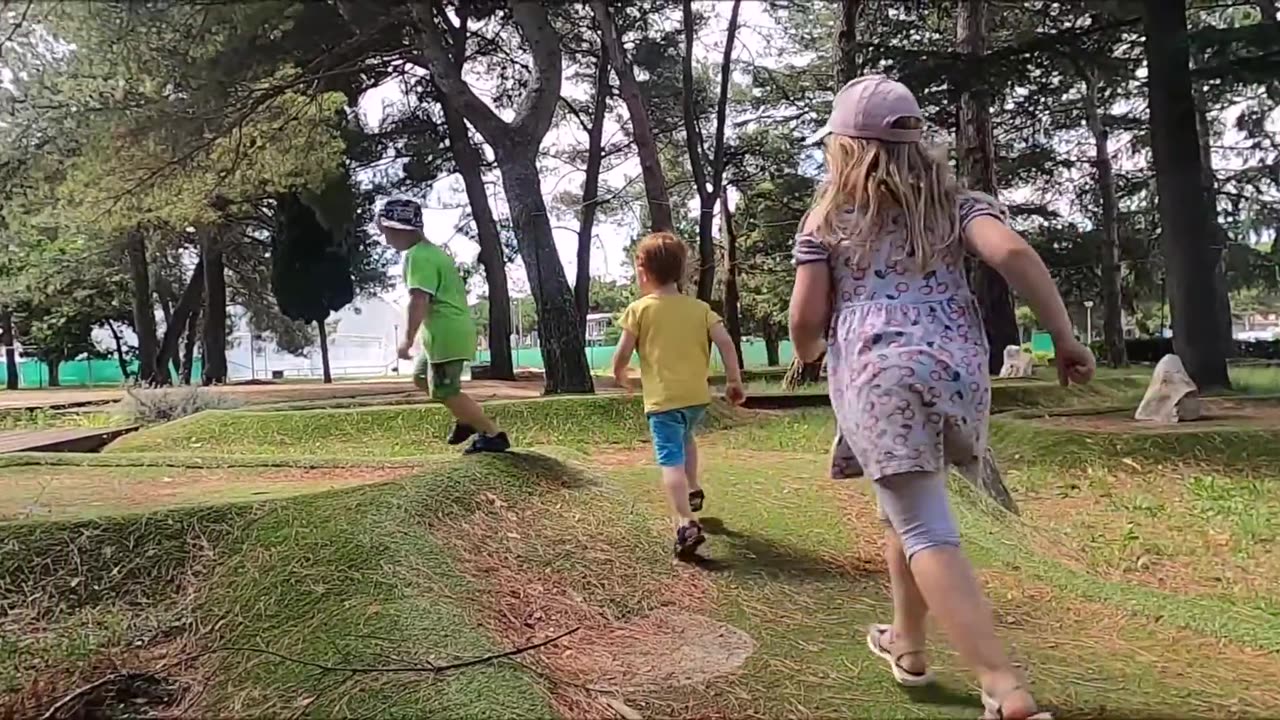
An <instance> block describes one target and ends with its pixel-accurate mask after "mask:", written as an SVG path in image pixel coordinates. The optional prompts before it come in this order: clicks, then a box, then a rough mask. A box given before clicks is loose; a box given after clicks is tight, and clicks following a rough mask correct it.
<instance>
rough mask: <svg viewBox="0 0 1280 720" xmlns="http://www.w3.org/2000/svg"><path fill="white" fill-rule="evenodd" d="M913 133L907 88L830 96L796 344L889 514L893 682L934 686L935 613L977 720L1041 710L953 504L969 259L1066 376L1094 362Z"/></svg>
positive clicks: (800, 264) (966, 411) (976, 359)
mask: <svg viewBox="0 0 1280 720" xmlns="http://www.w3.org/2000/svg"><path fill="white" fill-rule="evenodd" d="M922 128H923V118H922V116H921V113H920V108H919V105H918V104H917V103H916V100H915V98H914V97H913V96H912V94H911V92H910V91H909V90H908V89H907V88H906V87H905V86H903V85H901V84H900V83H897V82H894V81H892V80H889V79H888V78H885V77H883V76H867V77H862V78H858V79H857V80H854V81H852V82H850V83H849V84H848V85H846V86H845V87H844V88H843V89H842V90H841V91H840V93H839V94H837V96H836V98H835V102H834V106H833V108H832V113H831V117H830V119H829V120H828V122H827V124H826V126H825V127H824V128H823V129H822V130H821V131H820V132H819V133H818V135H817V136H815V139H819V138H821V139H822V140H823V141H824V149H825V158H826V165H827V178H826V181H825V182H824V183H823V185H822V186H821V188H820V189H819V191H818V193H817V197H816V199H815V201H814V205H813V207H812V208H811V210H810V212H809V213H808V215H807V216H806V217H805V219H804V221H803V222H802V226H801V229H800V233H799V234H798V236H797V238H796V245H795V263H796V283H795V289H794V291H793V294H792V297H791V310H790V315H791V317H790V319H791V337H792V340H793V342H794V344H795V348H796V352H797V354H798V355H799V356H800V357H801V359H802V360H806V361H813V360H815V359H817V358H820V357H821V356H822V355H823V353H825V354H826V358H827V371H828V376H829V379H830V388H831V389H830V392H831V404H832V406H833V408H834V410H835V414H836V421H837V425H838V427H839V439H838V440H837V443H836V446H835V447H834V449H833V467H832V470H833V475H836V476H838V477H840V476H844V477H847V476H850V475H854V474H865V475H866V476H868V477H870V478H871V479H872V480H873V481H874V483H873V484H874V488H875V494H876V499H877V502H878V504H879V505H880V513H881V517H882V518H883V519H884V520H885V521H886V525H887V531H886V539H887V543H886V558H887V560H888V564H889V576H890V581H891V594H892V597H893V608H894V617H893V622H892V624H890V625H875V626H872V627H871V628H870V630H869V632H868V635H867V643H868V646H869V647H870V649H871V651H872V652H874V653H875V654H876V655H878V656H880V657H882V658H883V659H885V660H886V661H887V662H888V664H889V666H890V669H891V671H892V672H893V675H894V677H895V678H896V679H897V680H898V682H900V683H902V684H904V685H923V684H926V683H929V682H931V681H932V679H933V676H932V673H931V672H930V671H929V668H928V666H927V663H926V658H925V655H924V647H925V616H926V614H927V613H928V612H932V613H933V614H934V616H935V617H936V618H937V620H938V622H939V624H940V625H941V626H942V629H943V631H944V632H945V633H946V634H947V636H948V638H949V639H950V641H951V643H952V644H953V645H954V646H955V648H956V650H957V651H958V652H959V654H960V656H961V657H962V658H963V659H964V661H965V662H966V663H967V664H968V665H969V666H970V667H971V668H973V669H974V670H975V671H976V673H977V675H978V680H979V683H980V685H981V688H982V703H983V708H984V714H983V717H984V718H1005V719H1008V720H1015V719H1019V720H1020V719H1022V718H1046V717H1049V716H1048V714H1047V713H1042V712H1037V707H1036V703H1035V700H1034V699H1033V698H1032V696H1031V694H1030V693H1029V692H1028V690H1027V688H1026V687H1025V684H1024V681H1023V679H1022V678H1021V677H1020V676H1019V674H1018V673H1017V672H1016V671H1015V670H1014V668H1013V666H1012V664H1011V663H1010V661H1009V657H1008V655H1007V654H1006V652H1005V650H1004V648H1003V646H1002V644H1001V643H1000V641H999V640H998V639H997V638H996V634H995V626H994V620H993V617H992V612H991V609H990V606H989V605H988V604H987V602H986V600H985V598H984V597H983V596H982V591H981V589H980V588H979V586H978V583H977V580H976V578H975V576H974V572H973V569H972V566H971V565H970V563H969V561H968V559H967V558H966V557H965V555H964V553H963V552H962V551H961V550H960V536H959V531H958V529H957V527H956V522H955V519H954V517H953V516H952V513H951V509H950V506H949V503H948V497H947V468H948V466H949V465H957V466H959V467H960V469H962V470H969V471H972V470H973V469H974V468H976V466H977V464H978V462H979V461H980V460H981V458H982V457H983V454H984V453H985V451H986V443H987V415H988V413H989V412H990V407H991V385H990V382H989V379H988V368H987V363H988V346H987V340H986V337H985V335H984V332H983V325H982V318H981V316H980V314H979V308H978V304H977V302H976V300H975V298H974V296H973V294H972V293H971V292H970V290H969V286H968V282H967V280H966V278H965V270H964V261H965V251H966V250H967V251H969V252H971V253H973V254H974V255H976V256H977V257H978V258H979V259H981V260H982V261H983V262H985V263H987V264H988V265H990V266H991V267H993V268H995V269H996V270H997V271H998V272H999V273H1000V274H1001V275H1003V276H1004V277H1005V279H1006V280H1007V281H1008V282H1009V285H1010V287H1012V288H1013V289H1014V290H1015V291H1016V292H1017V293H1018V294H1019V295H1020V296H1021V297H1022V298H1024V299H1025V300H1026V302H1027V303H1028V304H1029V305H1030V306H1031V308H1032V309H1033V310H1034V311H1035V313H1036V316H1037V317H1038V318H1039V320H1040V323H1041V324H1042V326H1044V327H1045V328H1046V329H1047V330H1049V332H1050V334H1051V335H1052V337H1053V341H1054V347H1055V350H1056V354H1057V364H1058V372H1059V378H1060V380H1061V381H1062V382H1063V383H1067V382H1087V381H1088V380H1089V379H1090V378H1091V377H1092V375H1093V370H1094V359H1093V355H1092V354H1091V353H1090V352H1089V350H1088V349H1087V348H1085V347H1084V346H1083V345H1081V344H1080V343H1079V342H1078V341H1077V340H1076V339H1075V337H1074V334H1073V333H1072V328H1071V321H1070V319H1069V318H1068V316H1067V311H1066V308H1065V306H1064V305H1063V303H1062V298H1061V297H1060V295H1059V294H1058V290H1057V288H1056V287H1055V286H1054V283H1053V280H1052V278H1051V277H1050V276H1049V272H1048V270H1047V269H1046V268H1045V266H1044V263H1043V262H1042V261H1041V260H1040V258H1039V256H1037V255H1036V253H1035V251H1034V250H1032V249H1031V247H1030V246H1029V245H1027V243H1026V241H1024V240H1023V239H1022V238H1021V237H1020V236H1019V235H1018V234H1017V233H1015V232H1013V231H1012V230H1010V229H1009V228H1008V227H1007V226H1006V225H1005V223H1004V217H1003V212H1002V211H1001V210H1000V209H999V206H998V205H997V204H996V203H995V201H994V200H992V199H991V198H989V197H986V196H983V195H980V194H976V193H966V192H963V191H961V190H960V189H959V188H958V187H957V186H956V184H955V182H954V180H953V179H952V178H951V176H950V172H949V169H948V167H947V164H946V161H945V159H942V158H937V157H934V156H933V155H931V154H930V153H929V152H928V151H927V150H926V149H925V147H924V146H923V144H922V143H921V135H922Z"/></svg>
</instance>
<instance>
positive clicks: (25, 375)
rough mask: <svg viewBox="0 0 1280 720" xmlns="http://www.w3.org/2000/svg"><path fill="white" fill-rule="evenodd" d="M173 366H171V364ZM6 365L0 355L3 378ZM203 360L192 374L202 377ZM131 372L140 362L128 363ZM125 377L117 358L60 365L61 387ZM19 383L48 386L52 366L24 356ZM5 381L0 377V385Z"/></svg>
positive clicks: (108, 382) (103, 383)
mask: <svg viewBox="0 0 1280 720" xmlns="http://www.w3.org/2000/svg"><path fill="white" fill-rule="evenodd" d="M171 370H172V368H171ZM6 371H7V367H6V365H5V362H4V359H3V358H2V357H0V378H3V377H4V376H5V373H6ZM200 371H201V363H200V360H199V359H197V360H196V361H195V366H194V368H193V369H192V372H191V375H192V377H200ZM129 372H130V373H131V374H133V375H135V376H136V375H137V373H138V363H137V362H133V363H131V364H130V365H129ZM124 381H125V377H124V374H123V373H121V372H120V363H118V362H116V361H115V360H68V361H67V362H64V363H62V364H61V365H59V366H58V384H59V385H61V386H62V387H92V386H95V385H101V386H108V387H110V386H114V385H120V384H121V383H123V382H124ZM18 383H19V386H20V387H23V388H28V389H29V388H45V387H49V367H48V366H47V365H45V364H44V363H43V362H41V361H39V360H23V361H21V362H19V363H18ZM2 386H3V381H0V387H2Z"/></svg>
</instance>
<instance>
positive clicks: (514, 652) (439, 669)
mask: <svg viewBox="0 0 1280 720" xmlns="http://www.w3.org/2000/svg"><path fill="white" fill-rule="evenodd" d="M581 629H582V627H581V626H578V627H575V628H571V629H569V630H566V631H564V632H562V633H560V634H559V635H554V636H552V637H549V638H547V639H546V640H542V641H540V642H536V643H533V644H531V645H522V646H520V647H517V648H512V649H511V650H506V651H504V652H499V653H493V654H491V655H485V656H483V657H478V658H472V659H470V660H461V661H458V662H455V663H449V664H447V665H434V664H430V663H428V664H426V665H412V664H409V665H392V666H386V667H378V666H368V667H362V666H351V667H348V666H343V665H329V664H327V663H321V662H315V661H313V660H304V659H302V658H296V657H292V656H290V655H285V654H284V653H281V652H276V651H275V650H270V649H268V648H255V647H240V646H224V647H219V648H214V649H212V650H205V651H202V652H199V653H195V654H192V655H188V656H185V657H183V658H180V659H178V660H176V661H174V662H170V663H166V664H165V666H164V667H166V668H168V667H173V666H176V665H180V664H182V663H185V662H190V661H192V660H197V659H199V658H202V657H207V656H209V655H215V654H220V653H232V652H244V653H255V654H258V655H267V656H269V657H273V658H277V659H279V660H284V661H285V662H291V663H296V664H298V665H303V666H305V667H310V668H315V669H317V670H322V671H327V672H344V673H349V674H350V675H361V674H368V673H427V674H430V675H441V674H444V673H447V672H452V671H455V670H463V669H465V668H469V667H475V666H477V665H484V664H486V663H491V662H496V661H498V660H506V659H508V658H514V657H519V656H520V655H524V654H525V653H528V652H532V651H534V650H538V649H540V648H544V647H546V646H548V645H551V644H553V643H557V642H559V641H561V640H563V639H565V638H567V637H569V636H570V635H572V634H574V633H576V632H578V631H579V630H581ZM158 677H160V676H159V675H157V674H156V673H154V672H140V671H128V672H116V673H111V674H110V675H105V676H103V677H101V678H98V679H97V680H94V681H93V682H91V683H89V684H88V685H85V686H83V687H80V688H77V689H76V690H73V691H72V692H71V693H69V694H67V695H65V696H63V697H62V698H61V699H59V700H58V702H56V703H54V704H53V705H52V706H51V707H50V708H49V709H48V710H46V711H45V713H44V715H41V716H40V720H53V719H54V718H56V717H58V714H59V713H60V712H61V711H62V710H64V709H66V708H67V707H68V706H69V705H71V704H72V703H74V702H75V701H76V700H78V699H80V698H82V697H84V696H85V695H88V694H90V693H92V692H94V691H95V690H98V689H99V688H102V687H104V686H106V685H109V684H111V683H113V682H117V681H122V680H123V681H129V680H142V679H146V678H158ZM350 679H351V678H350V677H348V678H346V679H344V680H343V681H342V683H339V684H338V685H339V686H340V685H342V684H344V683H346V682H348V681H349V680H350Z"/></svg>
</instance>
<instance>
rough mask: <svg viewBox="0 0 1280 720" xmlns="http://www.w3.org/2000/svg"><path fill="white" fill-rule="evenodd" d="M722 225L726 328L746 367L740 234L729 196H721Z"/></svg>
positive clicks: (725, 194) (742, 363) (739, 364)
mask: <svg viewBox="0 0 1280 720" xmlns="http://www.w3.org/2000/svg"><path fill="white" fill-rule="evenodd" d="M720 223H721V225H722V226H723V227H724V232H723V233H722V234H723V236H724V244H725V268H724V326H725V329H726V330H728V331H729V337H732V338H733V351H734V352H735V353H737V354H738V367H746V356H745V355H743V354H742V316H741V312H740V310H739V307H740V305H741V302H740V299H739V297H738V232H737V230H736V229H735V228H734V227H733V212H731V211H730V210H729V194H728V193H727V192H724V193H721V194H720Z"/></svg>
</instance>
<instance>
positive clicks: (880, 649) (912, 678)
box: [867, 625, 934, 687]
mask: <svg viewBox="0 0 1280 720" xmlns="http://www.w3.org/2000/svg"><path fill="white" fill-rule="evenodd" d="M892 632H893V627H892V626H889V625H872V626H871V627H869V628H867V648H868V649H869V650H871V652H873V653H875V654H876V656H877V657H879V658H881V659H883V660H885V661H886V662H888V663H889V670H890V671H891V672H892V673H893V679H894V680H897V681H898V684H899V685H902V686H904V687H921V686H924V685H928V684H930V683H932V682H933V680H934V677H933V671H932V670H928V669H926V670H925V671H924V672H922V673H915V672H911V671H910V670H908V669H906V668H905V667H903V666H902V658H904V657H906V656H908V655H916V654H924V650H908V651H906V652H900V653H898V654H896V655H895V654H894V653H893V652H892V651H890V650H889V649H888V648H886V647H885V644H884V639H885V636H886V635H889V634H890V633H892Z"/></svg>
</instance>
